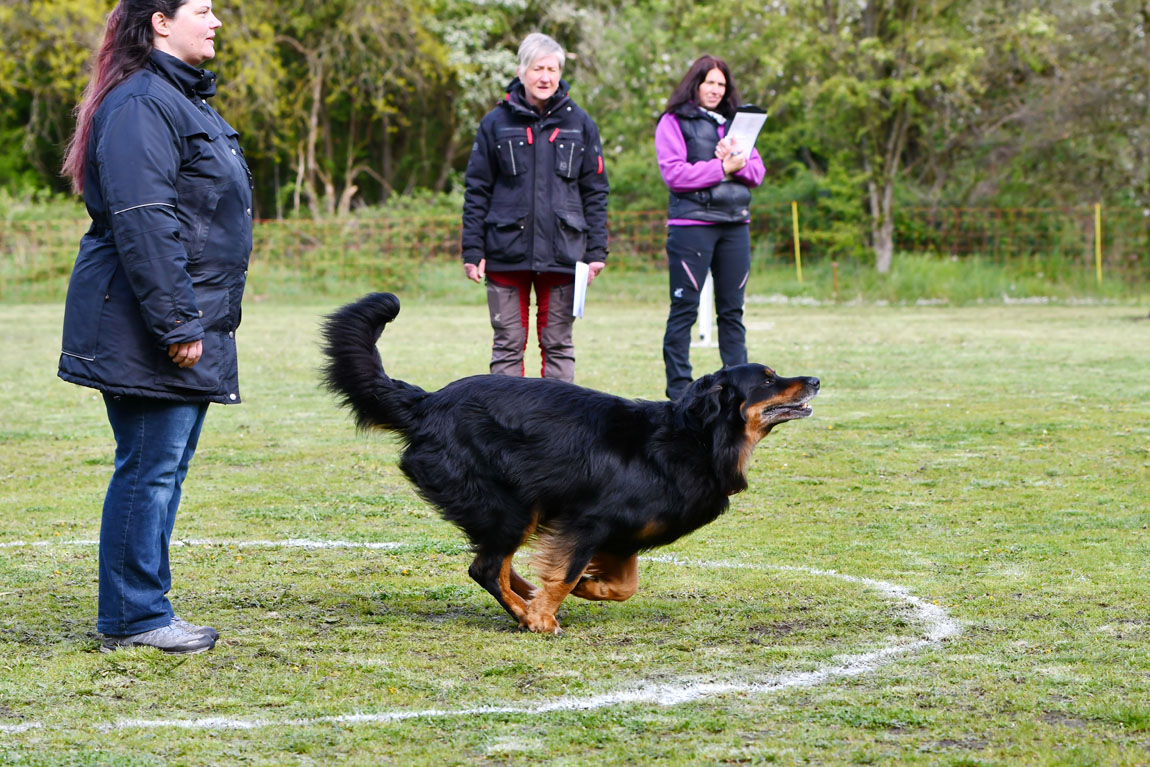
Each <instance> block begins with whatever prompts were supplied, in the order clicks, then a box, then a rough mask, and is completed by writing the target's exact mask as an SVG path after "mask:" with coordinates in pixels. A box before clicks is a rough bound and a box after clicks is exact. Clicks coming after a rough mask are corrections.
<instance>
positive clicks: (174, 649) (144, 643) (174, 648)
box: [100, 623, 216, 655]
mask: <svg viewBox="0 0 1150 767" xmlns="http://www.w3.org/2000/svg"><path fill="white" fill-rule="evenodd" d="M215 646H216V640H214V639H212V638H211V637H210V636H207V635H206V634H194V633H192V632H191V631H184V630H183V629H181V628H178V627H177V626H176V625H175V624H174V623H171V624H169V625H167V626H162V627H160V628H158V629H152V630H151V631H144V632H141V633H139V634H126V635H124V636H110V635H108V634H105V635H104V638H103V640H102V641H101V642H100V652H115V651H116V650H119V649H121V648H124V647H155V648H156V649H157V650H160V651H162V652H166V653H169V654H172V655H194V654H195V653H198V652H203V651H204V650H210V649H212V648H213V647H215Z"/></svg>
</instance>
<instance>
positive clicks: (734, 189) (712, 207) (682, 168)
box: [655, 56, 765, 399]
mask: <svg viewBox="0 0 1150 767" xmlns="http://www.w3.org/2000/svg"><path fill="white" fill-rule="evenodd" d="M738 104H739V92H738V89H737V88H736V87H735V81H734V78H733V77H732V76H731V70H730V67H728V66H727V64H726V62H724V61H723V60H722V59H719V58H716V57H715V56H702V57H700V58H699V59H698V60H697V61H696V62H695V63H694V64H692V65H691V68H690V69H689V70H688V71H687V74H686V75H684V76H683V79H682V80H681V81H680V82H679V84H678V86H676V87H675V90H674V92H673V93H672V94H671V97H670V98H669V99H668V100H667V106H666V108H665V109H664V110H663V115H662V117H660V118H659V124H658V126H657V127H656V128H655V153H656V157H657V159H658V162H659V171H660V172H661V173H662V174H663V181H664V182H666V184H667V188H668V190H669V197H670V202H669V204H668V209H667V263H668V267H669V270H670V282H671V285H670V288H671V310H670V312H669V314H668V316H667V329H666V332H665V333H664V335H663V363H664V365H665V367H666V372H667V396H668V397H669V398H671V399H678V397H679V395H680V394H682V393H683V390H684V389H686V388H687V384H689V383H690V382H691V360H690V350H691V326H692V325H694V324H695V319H696V318H697V316H698V312H699V295H700V292H701V290H702V287H703V284H704V282H705V280H706V277H707V271H708V270H710V272H711V276H712V278H713V280H714V286H715V316H716V321H717V325H718V331H719V356H720V357H721V359H722V361H723V365H724V366H729V365H741V364H743V363H745V362H746V361H747V344H746V329H745V328H744V326H743V295H744V292H745V290H746V286H747V278H748V277H749V276H750V269H751V238H750V212H751V211H750V205H751V189H752V188H753V187H756V186H758V185H759V184H761V183H762V182H763V176H764V175H765V169H764V168H763V161H762V158H760V157H759V154H758V152H757V151H755V148H754V147H753V146H748V147H741V146H738V145H737V143H736V142H735V141H734V139H733V138H727V137H725V133H726V129H727V123H728V122H729V121H730V120H731V119H732V118H733V117H734V116H735V108H736V107H737V106H738Z"/></svg>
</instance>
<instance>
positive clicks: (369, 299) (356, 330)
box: [322, 293, 427, 433]
mask: <svg viewBox="0 0 1150 767" xmlns="http://www.w3.org/2000/svg"><path fill="white" fill-rule="evenodd" d="M398 314H399V299H398V298H396V297H395V296H393V295H392V294H391V293H370V294H368V295H366V296H364V297H363V298H361V299H359V300H358V301H356V302H355V303H351V304H348V305H347V306H344V307H343V308H342V309H339V310H337V311H336V312H334V313H332V314H330V315H328V316H327V317H326V318H325V319H324V323H323V328H322V332H323V340H324V346H323V352H324V354H326V355H327V358H328V361H327V364H326V365H324V368H323V376H324V383H325V384H326V386H327V388H328V389H329V390H330V391H331V392H332V393H334V394H336V395H337V396H339V397H340V398H341V400H342V404H343V405H345V406H347V407H349V408H351V410H352V412H353V413H355V420H356V423H357V424H358V425H359V427H360V428H361V429H367V428H370V427H373V426H378V427H383V428H385V429H393V430H395V431H398V432H401V433H403V432H406V431H407V430H408V428H409V427H410V426H411V425H412V423H413V420H412V419H413V415H412V413H413V409H414V407H415V405H416V404H417V403H418V402H419V401H420V400H422V399H423V398H424V397H426V396H427V392H425V391H424V390H423V389H420V388H419V387H418V386H412V385H411V384H408V383H404V382H403V381H397V380H393V379H391V378H389V377H388V375H387V373H385V372H384V370H383V362H382V361H381V360H380V358H379V351H378V350H377V349H376V348H375V344H376V342H377V341H378V340H379V336H380V334H381V333H383V329H384V327H385V326H386V325H387V323H389V322H391V321H392V320H393V319H395V317H396V315H398Z"/></svg>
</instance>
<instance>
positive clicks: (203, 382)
mask: <svg viewBox="0 0 1150 767" xmlns="http://www.w3.org/2000/svg"><path fill="white" fill-rule="evenodd" d="M229 303H230V300H229V298H228V291H227V290H226V289H218V288H211V289H208V290H203V291H200V290H198V289H197V291H196V304H197V305H198V306H199V307H200V312H201V313H202V315H203V316H202V318H201V321H202V323H203V326H204V328H205V331H204V338H203V342H202V343H203V353H202V354H201V355H200V359H199V361H198V362H197V363H196V364H195V365H193V366H192V367H190V368H182V367H179V366H178V365H176V363H174V362H172V360H171V358H170V357H168V350H167V348H166V347H165V348H163V349H157V350H156V354H157V357H158V359H157V360H156V370H157V371H159V372H158V373H157V374H156V383H157V384H159V385H160V386H161V387H163V388H166V389H172V388H174V389H187V390H189V391H197V392H217V391H219V389H220V368H221V366H222V365H223V362H224V360H223V359H222V358H223V353H224V348H223V347H224V344H223V342H222V340H221V338H220V336H221V335H226V332H225V331H223V330H218V329H212V328H218V327H219V326H220V324H221V318H227V317H228V314H229V311H230V309H229Z"/></svg>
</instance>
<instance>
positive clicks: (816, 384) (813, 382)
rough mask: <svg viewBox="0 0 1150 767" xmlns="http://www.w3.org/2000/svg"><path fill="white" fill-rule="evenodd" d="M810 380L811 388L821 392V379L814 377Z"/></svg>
mask: <svg viewBox="0 0 1150 767" xmlns="http://www.w3.org/2000/svg"><path fill="white" fill-rule="evenodd" d="M808 380H809V381H810V384H811V388H812V389H814V390H815V391H818V390H819V379H817V378H814V377H812V378H809V379H808Z"/></svg>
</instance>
